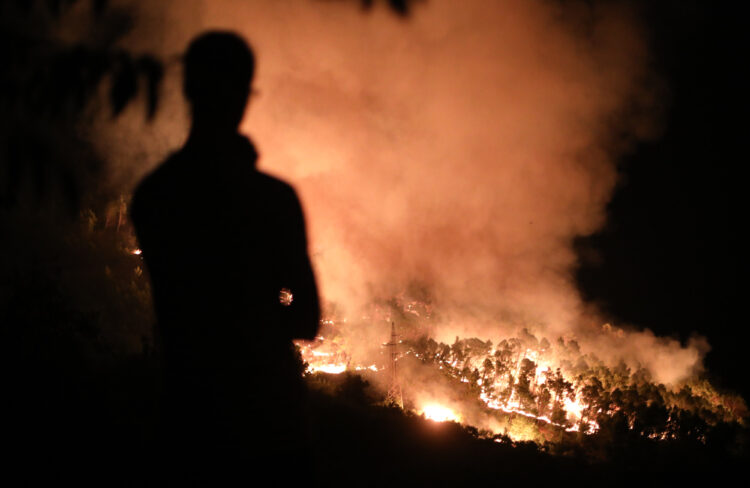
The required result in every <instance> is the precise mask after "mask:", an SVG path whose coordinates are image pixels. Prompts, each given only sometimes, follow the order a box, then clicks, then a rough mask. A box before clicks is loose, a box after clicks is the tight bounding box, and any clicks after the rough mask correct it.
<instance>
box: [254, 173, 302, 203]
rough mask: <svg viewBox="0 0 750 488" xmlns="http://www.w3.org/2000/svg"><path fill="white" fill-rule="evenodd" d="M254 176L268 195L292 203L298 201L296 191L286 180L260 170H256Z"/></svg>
mask: <svg viewBox="0 0 750 488" xmlns="http://www.w3.org/2000/svg"><path fill="white" fill-rule="evenodd" d="M256 178H257V181H258V186H259V187H261V188H263V191H264V193H265V194H266V195H267V196H268V197H272V198H277V199H279V200H286V201H289V202H293V203H297V202H298V200H299V199H298V198H297V192H296V191H295V190H294V187H293V186H292V185H290V184H289V183H287V182H286V181H284V180H281V179H279V178H277V177H275V176H272V175H269V174H268V173H264V172H262V171H257V172H256Z"/></svg>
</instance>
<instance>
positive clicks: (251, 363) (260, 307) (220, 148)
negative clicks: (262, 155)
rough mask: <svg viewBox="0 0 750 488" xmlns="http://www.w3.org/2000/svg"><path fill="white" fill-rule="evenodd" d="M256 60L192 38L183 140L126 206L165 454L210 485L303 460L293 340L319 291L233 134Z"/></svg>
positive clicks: (298, 220)
mask: <svg viewBox="0 0 750 488" xmlns="http://www.w3.org/2000/svg"><path fill="white" fill-rule="evenodd" d="M254 67H255V61H254V56H253V53H252V51H251V50H250V48H249V47H248V46H247V44H246V43H245V42H244V41H243V40H242V39H241V38H239V37H237V36H236V35H234V34H231V33H225V32H210V33H207V34H204V35H201V36H200V37H198V38H197V39H195V40H194V41H193V42H192V43H191V44H190V47H189V48H188V51H187V54H186V56H185V59H184V68H185V80H184V92H185V96H186V98H187V100H188V101H189V103H190V106H191V109H192V128H191V131H190V135H189V137H188V140H187V142H186V144H185V146H184V147H183V148H182V149H180V150H179V151H178V152H176V153H175V154H173V155H172V156H171V157H169V158H168V159H167V161H165V162H164V163H163V164H162V165H161V166H160V167H159V168H157V169H156V170H155V171H154V172H153V173H152V174H151V175H149V176H148V177H147V178H146V179H145V180H144V181H143V182H142V183H141V184H140V185H139V187H138V188H137V190H136V192H135V195H134V197H133V203H132V218H133V222H134V224H135V228H136V233H137V236H138V240H139V242H140V245H141V248H142V250H143V257H144V259H145V261H146V264H147V266H148V269H149V271H150V274H151V280H152V285H153V286H152V287H153V296H154V302H155V307H156V313H157V319H158V324H159V332H160V339H161V343H162V349H163V356H164V369H165V391H166V398H165V402H164V407H163V413H164V418H165V424H166V437H167V439H169V440H168V442H167V446H168V447H167V450H168V451H170V452H167V453H165V456H167V457H170V456H171V457H172V458H173V461H174V462H175V463H176V464H177V466H174V465H173V468H174V469H177V470H180V471H182V474H177V476H183V475H184V473H185V472H188V473H189V472H193V473H194V474H195V475H197V476H199V477H200V476H208V477H210V481H211V482H212V483H213V482H215V481H216V479H217V476H220V475H227V476H229V473H231V475H232V476H234V475H236V474H238V473H244V474H245V475H246V476H248V477H257V476H258V472H257V471H258V470H262V469H267V468H268V466H269V465H270V464H269V463H271V462H274V461H278V460H279V458H285V459H287V461H288V462H289V463H290V464H291V465H294V464H297V465H299V464H298V463H299V461H298V460H297V459H295V458H297V457H299V456H308V457H309V453H306V452H304V449H303V445H302V444H301V443H300V439H304V437H305V432H304V423H303V422H302V421H301V415H302V411H301V403H302V401H303V385H302V383H301V382H302V379H301V371H300V369H299V362H298V361H297V360H296V357H295V354H294V350H293V346H292V344H291V340H292V339H293V338H304V339H312V338H313V337H314V336H315V334H316V332H317V330H318V321H319V306H318V295H317V289H316V285H315V279H314V276H313V273H312V269H311V266H310V261H309V258H308V254H307V240H306V236H305V225H304V220H303V215H302V210H301V207H300V204H299V201H298V199H297V196H296V194H295V192H294V190H293V189H292V188H291V187H290V186H289V185H287V184H286V183H284V182H282V181H279V180H277V179H275V178H272V177H270V176H268V175H265V174H263V173H261V172H259V171H257V170H256V168H255V163H256V159H257V154H256V151H255V148H254V147H253V145H252V143H251V142H250V141H249V140H248V139H246V138H245V137H243V136H241V135H240V134H238V132H237V129H238V126H239V123H240V121H241V120H242V116H243V114H244V111H245V107H246V104H247V101H248V97H249V94H250V91H251V82H252V79H253V73H254ZM202 466H203V467H202ZM206 466H208V467H209V469H204V467H206ZM189 476H192V475H189ZM276 476H277V477H278V476H281V477H282V478H283V476H284V475H283V473H282V474H277V475H276ZM278 481H279V482H281V481H283V479H279V480H278Z"/></svg>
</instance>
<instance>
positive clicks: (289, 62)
mask: <svg viewBox="0 0 750 488" xmlns="http://www.w3.org/2000/svg"><path fill="white" fill-rule="evenodd" d="M123 3H126V4H127V3H130V2H123ZM136 5H137V4H136ZM561 5H562V3H559V4H558V3H556V2H542V1H530V0H507V1H502V2H501V1H497V2H487V1H480V0H476V1H468V0H463V1H460V2H457V1H454V0H430V1H429V2H426V3H424V4H420V5H419V6H418V7H417V8H416V9H415V11H414V15H413V16H412V17H411V18H410V19H408V20H407V21H403V20H401V19H398V18H396V17H395V16H393V15H390V14H389V13H388V12H387V11H386V10H385V9H381V10H378V9H375V10H373V11H372V12H371V13H369V14H363V13H362V12H361V11H360V10H359V9H358V8H356V6H355V4H354V3H352V4H347V3H346V2H318V1H291V0H290V1H282V0H275V1H260V0H259V1H248V0H226V1H213V0H212V1H208V0H206V1H185V0H174V1H171V2H162V3H161V4H160V6H159V7H153V6H152V3H143V6H142V9H140V10H139V11H141V12H142V15H141V17H140V19H139V22H138V23H137V26H136V27H137V30H136V31H134V32H133V33H132V35H131V36H130V37H129V39H128V40H127V47H128V48H129V49H135V50H142V51H149V52H154V53H156V54H159V55H161V56H162V57H163V58H164V59H176V57H177V56H178V55H179V53H180V52H181V50H183V49H184V48H185V46H186V45H187V43H188V42H189V40H190V39H191V38H192V37H193V36H194V35H195V34H197V33H198V32H200V31H202V30H205V29H208V28H224V29H232V30H236V31H238V32H240V33H241V34H243V35H244V36H245V37H246V38H248V39H249V40H250V41H251V43H252V44H253V46H254V47H255V49H256V51H257V53H258V59H259V66H258V77H257V80H256V85H255V86H256V88H257V89H258V91H259V96H258V97H257V98H255V99H253V100H252V101H251V106H250V110H249V112H248V114H247V116H246V119H245V121H244V122H243V125H242V129H243V131H244V132H246V133H248V134H252V137H253V139H254V141H255V142H256V144H257V145H258V147H259V149H260V153H261V161H260V167H261V168H262V169H263V170H266V171H269V172H271V173H274V174H277V175H279V176H281V177H282V178H285V179H287V180H288V181H290V182H291V183H293V184H294V185H295V186H296V187H297V189H298V191H299V193H300V195H301V197H302V200H303V203H304V206H305V208H306V212H307V217H308V225H309V232H310V235H311V252H312V254H313V259H314V263H315V267H316V270H317V274H318V278H319V282H320V285H321V288H322V294H323V296H324V298H325V299H326V300H327V301H329V302H335V303H336V304H337V305H338V306H342V307H344V308H345V309H346V310H348V312H349V313H356V311H357V310H358V309H359V307H360V306H361V305H362V304H365V303H367V302H369V301H370V300H371V299H372V298H373V297H388V296H394V295H396V294H398V293H399V292H402V291H403V290H404V289H406V288H407V287H409V286H411V285H413V284H414V283H417V284H418V285H420V286H422V287H425V288H426V289H427V292H428V293H429V295H430V296H431V298H432V300H433V302H434V303H435V305H436V308H437V309H440V310H441V311H442V313H443V317H447V318H448V319H449V320H446V321H445V322H446V323H444V324H441V325H440V328H439V329H438V330H437V335H438V338H447V337H452V336H454V335H456V334H461V335H465V334H472V335H480V336H483V337H487V338H492V339H496V336H497V334H498V333H499V332H500V331H502V330H503V327H508V326H516V325H518V324H524V325H529V324H531V325H532V326H533V327H534V328H537V329H540V328H541V329H544V330H546V331H547V332H549V334H550V336H551V337H552V336H555V335H559V334H576V335H578V336H581V337H582V338H583V340H582V341H581V345H582V347H583V348H584V349H586V348H588V349H591V350H596V351H597V353H598V354H601V355H604V356H605V357H604V358H603V359H606V356H611V357H610V359H612V360H613V361H616V360H617V359H619V358H625V359H626V360H628V361H629V362H640V363H642V364H644V365H648V366H650V367H651V369H652V373H654V375H655V377H656V379H657V380H660V381H667V382H671V381H677V380H679V379H681V378H683V377H684V376H686V375H688V374H689V373H691V372H692V370H693V369H694V368H695V367H696V366H697V365H699V364H700V362H701V359H702V354H701V352H700V351H701V349H700V348H697V347H682V346H681V345H680V344H679V343H677V342H676V341H668V340H662V339H658V338H655V337H653V335H652V334H650V333H649V332H646V333H629V334H626V335H625V337H619V338H615V337H610V336H609V335H607V334H603V335H602V334H599V332H598V330H599V329H597V332H596V333H592V331H591V330H589V329H588V328H587V327H588V326H584V325H582V324H591V323H595V322H596V320H594V321H592V320H591V316H590V313H589V312H587V310H586V307H585V305H584V304H582V302H581V299H580V297H579V293H578V291H577V290H576V287H575V283H574V281H573V279H572V271H573V270H574V268H575V266H576V255H575V253H574V251H573V249H572V241H573V239H574V238H575V237H576V236H580V235H585V234H588V233H591V232H594V231H595V230H597V229H598V228H599V227H600V226H601V225H602V223H603V221H604V219H605V214H604V210H605V205H606V203H607V201H608V200H609V198H610V197H611V195H612V191H613V188H614V185H615V183H616V171H615V163H614V161H615V159H616V158H617V156H618V155H619V154H620V153H621V151H622V150H623V149H624V148H626V146H627V143H628V142H629V141H632V140H635V139H638V138H643V137H647V136H648V135H649V134H651V133H652V132H653V130H654V126H655V124H654V122H653V119H654V118H655V117H654V112H655V106H654V105H655V103H654V98H655V96H656V91H655V90H654V88H653V86H654V84H653V79H652V78H651V76H650V74H649V72H648V70H647V69H646V67H647V61H648V49H647V46H646V45H645V43H644V41H643V36H642V35H641V32H639V27H638V23H637V16H636V15H634V13H633V12H629V11H627V10H625V9H624V8H622V6H615V5H611V4H606V5H598V6H596V5H595V6H591V5H587V3H584V2H580V3H579V2H572V3H567V2H566V5H565V7H562V6H561ZM155 9H157V10H155ZM180 74H181V73H180V71H179V69H178V66H177V63H173V64H171V65H169V69H168V71H167V79H166V80H165V89H164V97H163V107H162V110H161V112H160V113H159V114H158V117H157V120H156V121H155V122H154V123H153V124H152V125H151V126H149V127H146V128H144V127H143V122H142V118H138V117H135V116H134V117H132V118H131V119H129V118H127V117H126V118H125V119H123V120H120V121H118V122H115V123H110V122H105V121H102V123H101V130H102V131H104V132H105V133H106V134H105V136H106V137H103V138H102V139H101V140H102V141H103V145H106V147H107V148H108V149H107V152H109V153H112V151H113V150H112V149H110V148H112V147H116V149H115V150H114V151H115V152H114V154H111V156H112V158H113V160H115V161H119V162H121V163H122V164H118V165H116V166H115V169H114V171H113V175H114V176H113V177H120V178H130V179H128V181H127V182H128V184H133V183H134V182H135V181H136V178H137V177H139V176H140V175H141V174H142V173H144V172H146V171H148V170H149V169H150V168H151V167H153V166H154V165H155V164H157V163H158V162H159V160H160V159H161V158H163V157H164V155H165V153H166V151H167V150H169V149H172V148H175V147H176V146H178V145H179V144H180V143H181V141H182V139H183V138H184V135H185V131H186V128H187V123H186V119H185V113H186V111H185V108H184V105H183V102H182V101H181V98H180V90H179V83H180ZM134 110H135V109H131V111H134ZM138 115H139V116H140V113H139V114H138ZM131 140H137V141H139V143H138V144H135V146H138V147H141V148H142V152H141V153H140V160H138V159H137V158H136V156H138V155H137V154H134V153H132V152H129V151H132V150H131V148H132V147H133V146H134V144H133V143H132V142H130V141H131ZM123 142H128V143H127V144H123ZM134 161H136V162H135V163H134ZM134 167H135V168H136V170H135V171H133V169H132V168H134ZM123 168H129V169H128V170H127V171H124V172H123ZM123 175H124V176H123ZM447 322H450V325H447ZM599 323H601V322H599ZM386 334H387V330H386V329H382V330H381V329H378V330H376V331H362V334H361V337H362V340H364V341H372V342H375V343H377V342H382V341H383V340H384V339H385V338H386V337H385V335H386ZM656 357H658V358H660V359H659V361H658V364H657V362H656V361H655V360H654V359H653V358H656ZM665 365H668V366H669V367H668V368H667V367H664V366H665Z"/></svg>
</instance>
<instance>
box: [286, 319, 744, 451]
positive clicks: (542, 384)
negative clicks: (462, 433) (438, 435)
mask: <svg viewBox="0 0 750 488" xmlns="http://www.w3.org/2000/svg"><path fill="white" fill-rule="evenodd" d="M412 308H414V307H413V306H412ZM404 313H405V314H410V315H414V314H413V313H412V312H411V311H410V310H405V311H404ZM367 319H368V322H370V320H373V319H372V318H371V317H367ZM422 319H423V320H426V319H424V318H422ZM412 320H413V319H412ZM389 322H390V319H389V320H388V321H386V323H389ZM321 327H323V330H322V332H324V333H325V336H323V335H321V336H319V337H317V338H316V339H315V340H314V341H301V342H297V346H298V347H299V350H300V354H301V356H302V359H303V360H304V361H305V363H306V374H308V375H310V374H315V373H317V372H322V373H328V374H339V373H343V372H346V371H350V372H359V373H360V374H363V373H366V374H368V375H369V376H368V378H370V379H373V380H374V381H375V383H376V384H377V385H378V386H380V387H381V388H383V389H384V391H383V393H385V391H386V390H388V389H389V388H393V387H394V383H393V382H394V381H398V380H397V379H396V376H395V373H394V371H397V370H398V371H402V372H403V371H406V370H408V368H409V367H410V366H409V365H410V364H411V365H415V364H418V363H421V364H422V365H424V366H427V367H428V368H429V367H431V368H434V371H435V372H436V373H437V374H438V375H439V377H441V378H443V380H442V381H444V382H445V383H444V385H443V387H444V388H448V389H450V388H454V389H455V391H456V392H460V396H461V398H462V400H461V401H460V402H451V408H449V407H446V406H445V405H444V404H441V403H436V402H433V401H430V402H428V403H423V402H420V401H419V400H416V399H415V397H417V398H418V397H419V396H420V395H422V394H424V393H426V392H430V391H434V389H432V386H428V385H427V384H420V383H419V380H418V379H417V380H415V379H414V378H410V379H409V381H408V382H405V383H404V384H403V392H404V402H403V408H404V409H405V410H412V411H414V412H415V413H417V414H419V415H423V416H424V417H425V418H426V419H430V420H433V421H435V422H447V421H453V422H458V423H464V424H467V425H471V426H473V427H475V428H478V429H480V430H483V431H485V432H490V433H492V434H495V435H499V434H500V435H505V436H507V437H508V438H510V439H511V440H513V441H532V442H558V441H559V440H560V439H561V438H562V437H561V436H562V433H564V432H565V431H567V432H579V433H582V434H588V435H590V434H593V433H596V432H598V431H599V430H600V422H607V421H609V420H608V419H611V418H612V417H613V416H615V415H619V416H620V419H622V418H623V415H624V418H625V419H626V421H627V423H628V425H629V428H630V429H631V430H633V429H641V430H639V433H641V434H642V435H643V436H644V437H648V438H651V439H668V438H674V437H675V436H676V435H678V434H677V433H678V432H680V429H681V427H680V425H679V424H678V423H677V421H676V420H675V419H679V418H680V416H681V415H682V414H681V413H680V412H681V411H682V410H681V409H685V408H686V407H685V406H690V407H687V408H693V409H694V408H696V407H695V406H698V407H697V408H699V409H701V410H692V411H693V412H694V413H695V412H711V413H710V414H706V415H707V417H706V420H705V421H706V422H708V423H710V422H711V421H712V420H711V419H712V418H717V419H718V418H723V419H725V421H733V420H734V421H736V420H737V419H738V418H740V417H738V416H737V415H735V414H734V413H733V411H732V410H731V408H732V407H731V405H732V403H731V400H726V401H725V399H723V397H722V396H721V395H719V394H718V393H716V391H715V390H713V388H711V386H710V385H709V384H708V383H706V382H702V383H697V384H694V385H693V386H691V387H690V388H687V389H685V388H683V390H682V391H679V392H677V391H672V390H668V389H666V388H665V387H664V385H655V384H653V383H651V382H650V380H649V379H648V375H647V373H645V372H644V371H643V370H634V371H633V370H631V369H630V368H629V367H627V366H625V365H620V366H617V367H614V368H613V367H611V366H607V365H606V364H604V363H603V362H601V361H599V360H598V359H597V358H596V357H594V356H593V355H583V354H582V353H581V352H580V348H579V346H578V344H577V343H576V342H575V341H573V340H570V339H568V340H563V339H559V340H557V341H555V342H554V343H550V342H549V341H547V340H546V339H545V338H540V339H537V338H536V337H534V336H533V335H532V334H530V333H529V332H528V331H527V330H526V329H523V330H522V331H521V333H520V334H519V336H518V337H506V338H501V339H500V340H499V342H497V343H495V344H493V343H492V342H491V341H483V340H481V339H478V338H469V339H459V338H456V341H455V343H453V344H452V345H449V344H444V343H438V342H436V341H434V340H433V339H430V338H429V337H425V335H418V334H423V332H422V330H424V329H422V330H420V329H416V333H414V332H412V334H411V337H416V338H418V339H409V338H408V336H407V335H404V336H403V337H405V339H404V340H399V341H398V342H397V346H398V347H397V350H398V351H397V352H396V353H394V352H393V350H391V349H387V347H389V346H391V345H392V344H391V343H385V344H377V345H376V346H375V348H374V349H375V350H376V351H379V352H378V353H377V354H378V356H377V359H376V358H375V357H374V356H370V357H368V358H359V357H353V356H352V354H351V352H350V351H351V350H352V349H351V348H349V347H348V345H349V344H351V342H353V341H355V340H359V338H358V337H353V336H352V335H347V333H349V334H352V331H349V330H348V327H347V325H346V321H345V320H343V319H342V320H331V319H326V320H324V321H321ZM384 332H385V326H384ZM407 332H408V331H407ZM353 335H356V334H353ZM389 358H390V359H389ZM373 359H375V360H374V361H373ZM391 361H392V362H393V363H392V364H393V365H394V366H393V367H392V366H390V364H391ZM397 362H398V364H399V366H398V368H396V367H395V364H396V363H397ZM415 362H416V363H415ZM424 366H422V368H424ZM431 378H433V379H432V380H430V381H434V376H433V377H431ZM389 385H390V386H389ZM433 386H434V385H433ZM398 388H399V390H400V389H401V385H398ZM725 403H726V405H725ZM743 405H744V404H743ZM643 406H649V408H651V410H653V409H654V408H659V409H660V410H659V411H661V412H664V413H663V415H661V416H653V417H652V419H659V418H663V419H667V420H666V421H665V422H663V423H661V424H658V425H648V426H647V425H646V424H647V421H645V419H636V416H637V415H639V412H641V411H642V408H643ZM479 411H481V412H484V413H481V414H480V415H477V414H476V412H479ZM737 411H740V409H737ZM700 415H703V414H700ZM709 415H710V416H709ZM712 416H713V417H712ZM686 418H690V417H686ZM636 420H639V421H636ZM682 431H684V429H683V430H682ZM691 432H692V431H691ZM694 432H695V433H694V434H690V435H695V436H697V439H698V440H701V439H703V438H704V437H701V435H702V434H701V432H702V431H701V430H700V429H695V431H694Z"/></svg>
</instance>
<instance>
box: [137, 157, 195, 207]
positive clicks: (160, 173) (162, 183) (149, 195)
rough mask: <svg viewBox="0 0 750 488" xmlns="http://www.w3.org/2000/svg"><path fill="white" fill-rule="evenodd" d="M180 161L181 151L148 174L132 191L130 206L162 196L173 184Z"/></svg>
mask: <svg viewBox="0 0 750 488" xmlns="http://www.w3.org/2000/svg"><path fill="white" fill-rule="evenodd" d="M182 159H184V156H183V155H182V154H181V151H177V152H175V153H173V154H171V155H170V156H169V157H167V159H165V160H164V161H163V162H162V163H160V164H159V165H158V166H157V167H156V168H154V169H153V170H152V171H151V172H150V173H148V174H147V175H146V176H145V177H144V178H143V179H142V180H141V181H140V183H138V185H137V186H136V187H135V189H134V190H133V199H132V206H134V207H137V206H138V205H139V204H140V203H142V202H143V201H146V200H151V199H153V198H154V197H156V196H157V195H161V194H163V193H164V191H165V190H166V189H167V188H168V187H169V186H171V185H172V184H173V183H174V181H175V173H176V172H177V171H178V169H179V166H180V164H179V163H180V161H181V160H182Z"/></svg>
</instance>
